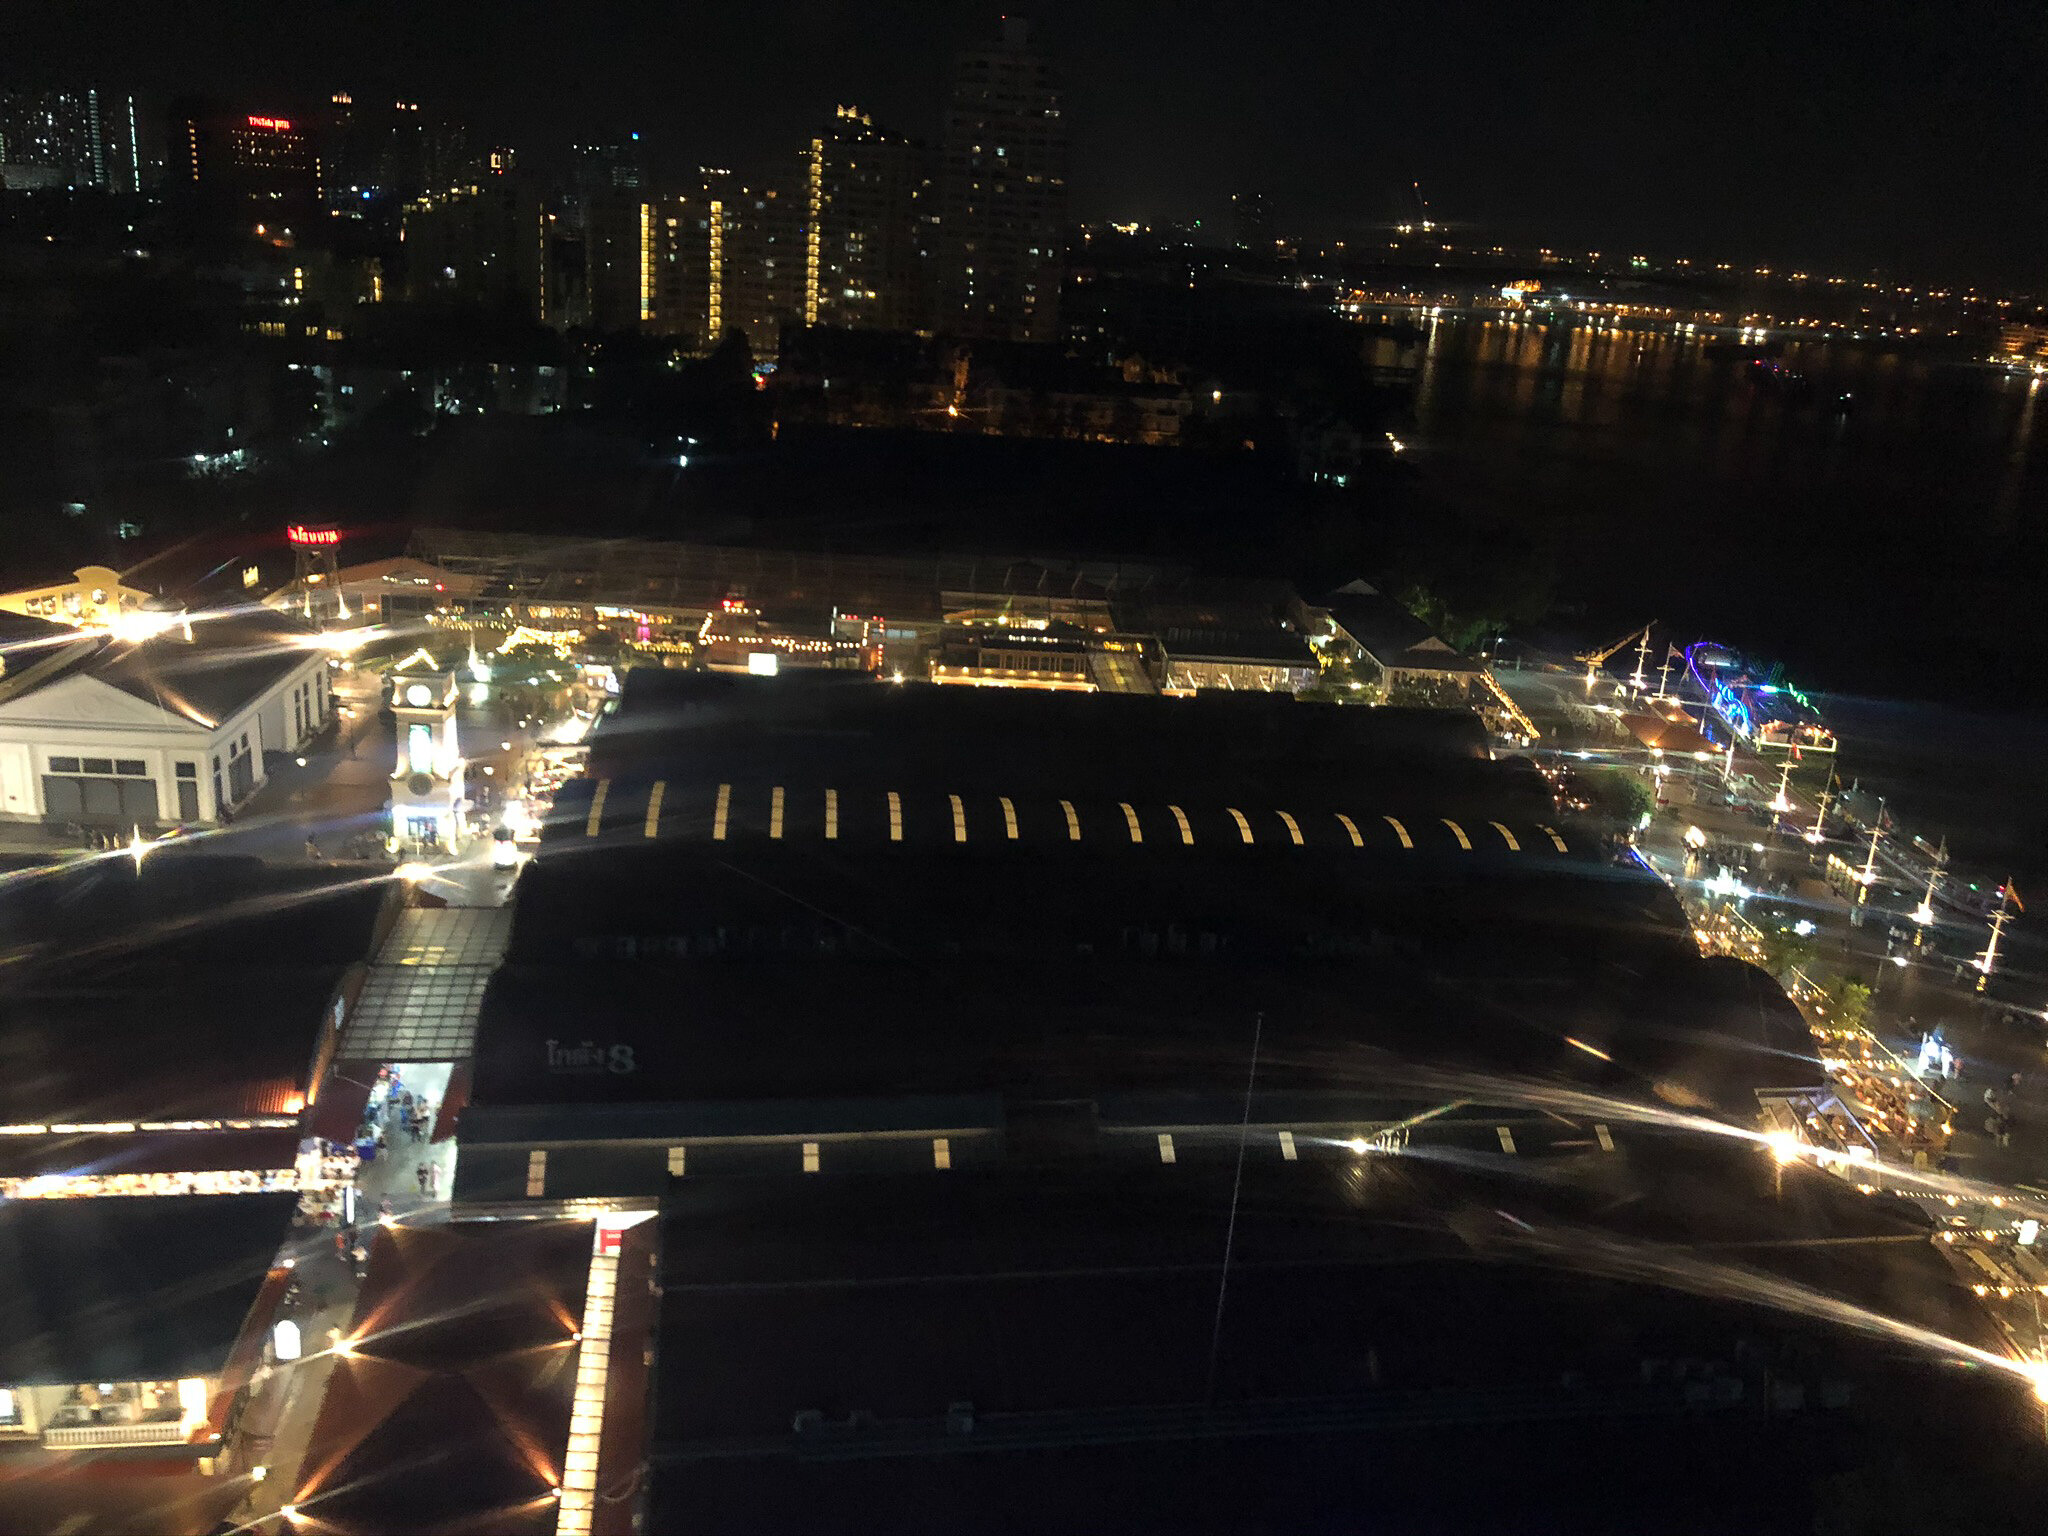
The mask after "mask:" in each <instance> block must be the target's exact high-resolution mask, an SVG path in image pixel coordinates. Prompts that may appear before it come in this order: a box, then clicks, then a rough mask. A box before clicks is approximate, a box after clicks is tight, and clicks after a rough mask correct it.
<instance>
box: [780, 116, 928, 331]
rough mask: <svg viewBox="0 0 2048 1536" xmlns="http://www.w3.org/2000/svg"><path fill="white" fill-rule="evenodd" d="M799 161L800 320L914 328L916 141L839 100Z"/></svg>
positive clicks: (919, 151)
mask: <svg viewBox="0 0 2048 1536" xmlns="http://www.w3.org/2000/svg"><path fill="white" fill-rule="evenodd" d="M804 168H805V183H806V187H805V190H806V199H805V202H806V210H805V217H806V228H805V232H804V234H805V240H806V249H805V272H804V307H803V318H804V323H805V324H806V325H832V326H842V327H846V328H848V329H852V330H885V331H901V330H910V329H912V328H914V327H915V326H916V325H917V324H918V321H919V318H920V316H921V314H922V311H923V308H924V305H923V299H924V291H923V289H924V284H923V263H922V261H921V260H920V250H919V239H918V235H919V225H918V219H919V215H920V213H921V212H923V211H926V210H925V205H926V204H927V203H928V202H929V198H930V176H929V171H928V168H927V163H926V156H925V153H924V150H923V148H922V147H921V146H920V145H917V144H914V143H912V142H911V141H910V140H909V139H906V138H904V137H903V136H902V135H901V134H894V133H889V132H886V131H884V130H883V129H880V128H877V127H876V126H875V125H874V121H873V119H872V118H870V117H869V116H868V114H867V113H865V112H863V111H861V110H860V109H859V108H858V107H840V108H839V109H838V110H837V112H836V113H835V114H834V116H833V121H832V124H831V126H830V128H829V129H828V130H827V131H826V132H824V133H821V134H819V135H818V136H817V137H815V138H813V139H812V140H811V144H810V148H809V150H808V151H807V152H806V153H805V156H804Z"/></svg>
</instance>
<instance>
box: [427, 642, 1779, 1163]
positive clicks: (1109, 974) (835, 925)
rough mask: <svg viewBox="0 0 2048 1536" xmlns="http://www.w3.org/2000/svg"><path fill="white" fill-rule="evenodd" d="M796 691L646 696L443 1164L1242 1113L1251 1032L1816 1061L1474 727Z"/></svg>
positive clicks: (1276, 1085) (1579, 1068) (1753, 1069)
mask: <svg viewBox="0 0 2048 1536" xmlns="http://www.w3.org/2000/svg"><path fill="white" fill-rule="evenodd" d="M786 681H789V680H787V679H778V680H774V681H773V682H770V683H767V684H766V685H764V686H757V687H748V686H747V684H746V683H745V682H742V681H739V680H734V681H733V683H731V684H727V680H724V679H690V680H684V681H683V683H682V684H681V685H680V686H678V685H670V684H669V683H668V680H667V678H661V679H658V680H655V679H647V678H646V677H645V675H644V674H640V673H634V674H630V675H629V679H628V683H627V687H626V699H625V702H624V705H623V706H622V707H621V709H620V711H619V712H618V714H617V715H616V716H614V717H613V718H612V719H610V720H608V721H607V722H606V723H605V725H604V726H603V728H602V729H601V730H600V731H599V733H598V736H597V738H596V740H595V742H594V743H593V747H592V758H593V762H594V764H596V767H595V769H594V772H595V773H596V775H597V777H596V778H595V779H594V780H589V781H582V782H579V783H574V784H571V785H569V786H567V787H566V788H565V790H564V791H563V793H562V795H561V796H560V797H559V798H558V800H557V803H556V818H555V821H554V823H553V824H552V825H551V826H550V828H549V830H548V835H547V837H546V839H545V840H544V842H543V845H542V851H541V854H540V856H539V858H538V859H536V860H535V861H534V863H533V864H532V865H531V866H530V867H529V868H528V869H527V870H526V872H525V873H524V875H523V876H522V881H521V886H520V895H519V901H518V906H517V915H516V917H515V920H514V926H513V935H512V940H511V944H510V946H509V949H508V953H507V965H506V968H505V969H503V970H502V971H501V972H500V973H499V974H498V976H497V978H496V979H495V981H494V983H493V985H492V986H491V988H490V989H489V991H488V992H487V993H486V995H485V999H484V1004H483V1009H482V1017H481V1021H480V1028H479V1036H478V1061H477V1068H476V1079H475V1095H474V1100H473V1103H472V1106H471V1108H470V1110H469V1111H468V1112H467V1117H466V1118H465V1121H464V1129H463V1134H464V1138H465V1144H466V1145H475V1144H476V1142H477V1139H478V1138H482V1139H484V1140H491V1141H503V1142H506V1143H508V1144H509V1143H510V1142H511V1141H513V1140H515V1139H517V1138H518V1137H521V1136H527V1135H532V1134H534V1129H535V1128H534V1123H533V1121H532V1119H531V1117H530V1116H527V1115H524V1114H523V1112H525V1111H535V1110H542V1109H544V1108H545V1107H547V1106H550V1105H583V1106H590V1107H592V1109H593V1110H595V1109H597V1108H598V1107H603V1108H604V1109H605V1110H606V1111H607V1112H614V1111H617V1110H618V1109H619V1108H620V1107H621V1106H626V1105H658V1104H670V1105H688V1106H692V1108H691V1109H690V1111H689V1112H688V1113H687V1114H683V1115H679V1116H678V1115H670V1116H668V1117H666V1118H661V1117H657V1118H656V1119H655V1120H653V1121H650V1122H648V1124H647V1125H646V1126H645V1127H644V1129H643V1131H642V1132H641V1133H640V1134H644V1135H645V1136H647V1137H649V1138H653V1137H657V1136H660V1135H664V1134H673V1133H675V1132H677V1131H678V1130H679V1129H682V1128H683V1127H685V1126H689V1125H694V1126H697V1127H699V1132H698V1133H699V1134H721V1133H722V1134H727V1135H739V1134H743V1132H744V1127H745V1125H746V1124H748V1123H751V1124H752V1125H754V1126H755V1127H756V1128H757V1129H758V1130H760V1131H761V1133H763V1134H767V1133H768V1131H769V1128H770V1127H772V1128H773V1131H774V1133H775V1134H785V1135H787V1134H795V1133H798V1132H801V1131H821V1130H825V1129H828V1128H830V1129H841V1130H852V1129H858V1128H860V1127H863V1126H865V1127H868V1128H875V1129H881V1128H893V1129H897V1130H914V1129H917V1128H920V1127H924V1128H930V1127H932V1125H933V1122H932V1121H931V1120H930V1119H922V1120H920V1119H918V1118H917V1117H918V1116H923V1115H930V1114H953V1113H956V1112H957V1111H956V1110H955V1109H953V1108H950V1107H947V1106H956V1105H960V1104H963V1103H966V1104H973V1105H986V1104H987V1103H988V1102H989V1101H990V1099H991V1097H993V1099H994V1101H995V1102H998V1103H1001V1102H1004V1101H1008V1102H1009V1103H1011V1104H1016V1103H1019V1102H1037V1101H1045V1100H1056V1099H1079V1100H1085V1101H1090V1102H1098V1101H1101V1100H1103V1099H1105V1098H1106V1097H1108V1096H1113V1095H1119V1094H1123V1095H1130V1094H1167V1093H1179V1094H1182V1095H1186V1096H1189V1097H1191V1098H1193V1099H1195V1100H1198V1101H1201V1102H1202V1103H1203V1104H1204V1105H1206V1106H1207V1108H1205V1109H1202V1110H1200V1111H1194V1110H1190V1111H1185V1113H1187V1114H1189V1115H1192V1116H1194V1117H1196V1118H1199V1117H1200V1115H1202V1114H1214V1113H1218V1112H1219V1111H1218V1110H1217V1108H1216V1106H1218V1105H1221V1106H1223V1107H1224V1109H1226V1110H1228V1112H1229V1113H1232V1114H1234V1113H1236V1108H1237V1101H1236V1095H1238V1094H1240V1093H1241V1091H1242V1090H1241V1087H1240V1084H1241V1081H1242V1074H1243V1062H1244V1050H1245V1039H1246V1036H1247V1032H1248V1029H1249V1023H1250V1020H1251V1019H1252V1018H1253V1017H1254V1016H1255V1015H1256V1014H1259V1013H1261V1012H1263V1013H1264V1014H1265V1015H1266V1017H1267V1019H1268V1021H1269V1027H1270V1029H1271V1031H1272V1043H1273V1046H1274V1054H1273V1056H1272V1058H1271V1060H1270V1061H1268V1063H1267V1064H1266V1066H1265V1067H1264V1068H1263V1069H1262V1070H1263V1072H1264V1074H1265V1076H1264V1079H1263V1086H1264V1087H1265V1088H1266V1089H1267V1090H1268V1091H1269V1092H1273V1093H1282V1092H1287V1091H1294V1090H1320V1091H1329V1092H1343V1093H1350V1094H1370V1093H1374V1092H1380V1091H1382V1090H1383V1089H1384V1086H1385V1081H1386V1079H1385V1071H1384V1068H1385V1065H1386V1064H1387V1063H1397V1064H1398V1063H1402V1062H1410V1061H1423V1062H1431V1063H1436V1064H1439V1065H1444V1066H1459V1067H1463V1068H1465V1069H1468V1070H1469V1069H1481V1068H1483V1069H1488V1070H1493V1071H1499V1072H1532V1073H1538V1074H1555V1075H1561V1076H1565V1077H1570V1078H1573V1079H1575V1080H1578V1081H1582V1082H1589V1081H1590V1082H1599V1081H1602V1080H1604V1079H1605V1078H1606V1077H1607V1076H1609V1075H1614V1076H1615V1080H1616V1081H1631V1082H1633V1081H1638V1080H1649V1081H1657V1080H1661V1079H1665V1078H1670V1079H1672V1080H1674V1081H1676V1082H1679V1083H1681V1084H1684V1085H1685V1089H1686V1092H1688V1093H1690V1094H1692V1095H1694V1097H1695V1101H1697V1102H1711V1103H1715V1104H1720V1105H1724V1106H1726V1105H1732V1106H1733V1107H1734V1108H1735V1109H1736V1111H1737V1112H1743V1111H1744V1110H1745V1109H1746V1111H1747V1113H1748V1114H1750V1115H1753V1114H1754V1108H1755V1106H1754V1098H1753V1096H1751V1090H1752V1089H1753V1088H1754V1087H1756V1086H1760V1085H1766V1084H1775V1083H1777V1082H1779V1081H1780V1080H1781V1078H1782V1077H1783V1075H1784V1073H1785V1072H1786V1071H1787V1070H1788V1068H1787V1065H1786V1062H1787V1057H1790V1058H1793V1059H1803V1060H1804V1061H1805V1062H1806V1063H1807V1065H1806V1066H1802V1067H1801V1068H1800V1072H1806V1071H1807V1070H1808V1067H1809V1066H1811V1063H1810V1057H1807V1056H1806V1055H1805V1051H1806V1047H1805V1036H1804V1033H1803V1026H1802V1025H1801V1024H1800V1022H1799V1020H1798V1016H1797V1014H1796V1012H1791V1011H1790V1010H1789V1005H1787V1008H1786V1009H1785V1010H1784V1011H1781V1012H1771V1011H1768V1010H1759V1008H1758V1007H1757V1005H1756V999H1755V998H1754V997H1753V996H1752V995H1751V993H1750V992H1749V991H1747V990H1745V989H1746V988H1747V987H1748V982H1747V980H1746V979H1745V978H1746V977H1747V976H1748V974H1749V973H1747V972H1746V971H1739V970H1738V971H1737V972H1734V973H1730V974H1728V975H1727V976H1725V977H1724V976H1723V974H1722V973H1721V972H1720V971H1717V970H1715V969H1714V968H1713V967H1712V966H1711V965H1710V964H1709V963H1707V962H1703V961H1701V960H1700V958H1699V957H1698V954H1697V951H1696V949H1695V947H1694V945H1693V941H1692V938H1691V935H1690V931H1689V929H1688V927H1687V925H1686V923H1685V920H1684V917H1683V914H1682V913H1681V912H1680V911H1679V909H1678V907H1677V905H1676V903H1675V902H1674V900H1673V898H1672V897H1671V894H1670V892H1669V891H1668V889H1667V888H1666V887H1665V886H1664V885H1663V884H1662V883H1661V882H1659V881H1657V880H1655V879H1654V878H1652V877H1650V876H1648V875H1647V874H1645V873H1644V872H1643V871H1641V870H1639V869H1636V868H1634V867H1632V866H1631V867H1615V866H1609V865H1605V864H1602V863H1600V862H1597V860H1596V859H1595V858H1593V857H1591V856H1589V854H1590V850H1589V849H1588V848H1587V847H1585V846H1578V847H1575V846H1574V843H1573V841H1572V838H1575V837H1576V833H1573V834H1572V836H1571V837H1567V835H1566V833H1567V831H1568V830H1569V829H1560V828H1559V827H1557V826H1554V825H1552V824H1551V823H1549V822H1548V821H1545V820H1543V819H1542V818H1543V817H1544V816H1545V815H1547V814H1548V806H1549V790H1548V787H1547V785H1546V784H1545V783H1544V782H1543V781H1542V779H1541V776H1540V775H1537V774H1535V773H1533V771H1530V770H1529V769H1528V766H1527V765H1526V764H1523V763H1495V762H1490V761H1487V760H1486V759H1485V758H1484V757H1483V756H1481V755H1478V753H1477V752H1476V751H1471V750H1468V744H1469V743H1470V738H1469V737H1468V736H1467V735H1466V734H1465V729H1464V728H1465V727H1466V726H1468V725H1469V724H1470V722H1469V720H1466V719H1464V718H1463V717H1459V716H1449V715H1436V714H1431V713H1428V712H1406V711H1367V710H1342V709H1338V708H1335V707H1315V706H1304V705H1298V704H1295V703H1293V702H1291V701H1287V700H1269V699H1256V698H1245V699H1233V700H1225V701H1219V703H1220V704H1225V705H1228V706H1231V707H1218V708H1207V707H1205V706H1204V702H1203V701H1201V700H1196V701H1174V700H1142V699H1141V700H1123V699H1115V700H1101V699H1095V698H1084V699H1076V700H1071V701H1061V700H1057V699H1049V698H1044V697H1038V698H1031V699H1025V700H1022V701H1021V707H1020V704H1019V702H1013V701H1012V700H1011V698H1010V697H1009V696H1001V697H997V698H989V697H987V696H986V695H976V694H972V693H966V692H965V691H963V692H962V693H959V694H951V695H950V696H949V691H948V690H942V689H896V688H890V687H887V686H881V685H871V684H857V685H852V686H842V687H831V686H821V687H810V688H803V689H800V690H799V689H792V690H786V691H785V690H783V689H782V688H781V684H782V683H783V682H786ZM650 682H653V683H655V686H649V683H650ZM707 684H708V685H709V686H706V685H707ZM955 698H960V699H962V701H963V704H964V705H965V707H960V708H955V707H954V699H955ZM1068 703H1072V704H1079V705H1082V706H1089V705H1095V704H1105V705H1107V707H1104V708H1099V709H1091V708H1087V707H1083V708H1066V707H1059V706H1062V705H1063V704H1068ZM1133 706H1136V707H1133ZM628 770H630V771H631V772H632V773H633V774H634V775H635V776H634V777H624V776H608V775H621V774H623V773H625V772H626V771H628ZM655 774H661V775H670V777H658V778H651V777H649V776H650V775H655ZM1048 786H1051V787H1052V793H1050V794H1049V793H1048ZM1124 786H1136V787H1135V788H1124ZM1119 790H1121V791H1122V793H1123V794H1128V795H1130V796H1132V798H1131V799H1123V798H1121V797H1120V795H1119ZM1005 791H1009V792H1005ZM1056 794H1068V795H1071V796H1072V798H1071V799H1066V798H1054V797H1053V796H1054V795H1056ZM1013 796H1014V797H1013ZM1339 796H1342V797H1344V798H1341V799H1340V798H1336V797H1339ZM1346 806H1348V807H1349V808H1348V809H1344V808H1343V807H1346ZM1688 1010H1691V1012H1690V1013H1689V1012H1688ZM1724 1014H1728V1015H1730V1016H1731V1018H1732V1024H1731V1018H1724V1017H1723V1015H1724ZM1758 1020H1762V1021H1763V1023H1758V1022H1757V1021H1758ZM1734 1026H1740V1027H1742V1028H1746V1029H1748V1030H1749V1031H1750V1032H1751V1033H1752V1034H1758V1033H1759V1032H1760V1033H1761V1034H1762V1035H1763V1036H1764V1037H1766V1039H1767V1045H1768V1050H1769V1051H1776V1052H1782V1053H1784V1054H1782V1055H1777V1056H1772V1055H1770V1054H1767V1053H1761V1052H1758V1051H1756V1050H1754V1049H1748V1050H1745V1049H1740V1048H1738V1047H1736V1046H1735V1045H1734V1044H1733V1043H1731V1042H1732V1041H1733V1039H1734V1036H1733V1035H1732V1034H1731V1032H1730V1031H1731V1028H1732V1027H1734ZM1755 1043H1764V1042H1763V1041H1755V1042H1752V1044H1755ZM1766 1068H1768V1071H1765V1069H1766ZM1800 1072H1794V1073H1793V1075H1794V1076H1795V1077H1798V1076H1799V1075H1800ZM1808 1075H1809V1076H1811V1077H1815V1078H1817V1076H1818V1068H1817V1066H1811V1071H1810V1073H1808ZM1801 1080H1806V1079H1805V1078H1801ZM714 1106H724V1107H723V1108H714ZM898 1109H901V1110H902V1112H903V1113H902V1114H901V1115H899V1114H897V1113H895V1111H896V1110H898ZM515 1111H518V1112H522V1113H513V1112H515ZM973 1113H975V1114H976V1116H977V1119H976V1120H975V1121H974V1122H972V1123H976V1124H980V1125H984V1126H985V1125H988V1124H989V1123H990V1121H989V1118H988V1116H987V1114H986V1112H985V1110H983V1109H977V1110H975V1111H973ZM905 1115H908V1116H910V1117H911V1118H910V1119H908V1120H906V1119H904V1116H905ZM603 1121H604V1116H603V1115H597V1116H595V1119H594V1120H586V1121H583V1122H581V1124H580V1125H579V1126H578V1127H577V1128H574V1129H572V1130H571V1131H569V1132H568V1133H567V1135H568V1137H569V1139H583V1138H587V1137H589V1136H592V1135H596V1136H597V1137H599V1138H600V1139H601V1138H603V1137H604V1136H605V1135H606V1134H607V1133H606V1131H605V1130H604V1124H603ZM959 1123H960V1122H958V1121H945V1122H940V1124H959ZM622 1134H623V1133H622ZM638 1177H639V1175H638V1174H637V1173H635V1174H633V1175H632V1178H634V1179H637V1178H638ZM464 1178H465V1180H466V1181H470V1179H471V1176H470V1175H469V1174H468V1173H465V1174H464Z"/></svg>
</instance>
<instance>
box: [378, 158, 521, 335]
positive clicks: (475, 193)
mask: <svg viewBox="0 0 2048 1536" xmlns="http://www.w3.org/2000/svg"><path fill="white" fill-rule="evenodd" d="M400 239H401V240H402V242H403V243H404V246H405V254H406V292H407V294H408V296H410V297H412V298H415V299H422V298H437V297H439V298H454V299H459V300H461V301H463V302H465V303H470V304H479V305H484V306H486V307H489V308H493V309H501V310H502V309H514V310H517V311H518V312H519V313H520V314H522V315H525V316H527V317H528V318H530V319H534V320H541V319H544V318H545V317H546V313H547V283H546V273H547V260H546V258H547V219H546V216H545V214H544V213H543V212H542V209H541V204H540V198H539V196H538V195H537V194H536V193H535V192H534V190H533V189H532V187H531V186H529V185H528V184H526V183H525V182H523V181H520V180H516V179H514V178H513V177H510V176H490V177H485V178H483V179H481V180H479V181H476V182H474V183H471V184H470V185H468V186H462V187H453V188H449V189H448V190H445V191H440V192H429V193H427V194H426V195H425V196H423V197H420V198H418V199H416V200H414V201H413V202H410V203H407V204H406V205H405V211H404V222H403V224H402V226H401V233H400Z"/></svg>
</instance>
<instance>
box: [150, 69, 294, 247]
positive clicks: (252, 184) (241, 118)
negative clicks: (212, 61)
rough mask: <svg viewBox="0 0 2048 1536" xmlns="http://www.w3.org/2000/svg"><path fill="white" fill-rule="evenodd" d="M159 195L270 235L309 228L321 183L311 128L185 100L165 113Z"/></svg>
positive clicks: (207, 215) (289, 119)
mask: <svg viewBox="0 0 2048 1536" xmlns="http://www.w3.org/2000/svg"><path fill="white" fill-rule="evenodd" d="M167 173H168V174H167V191H168V192H169V194H170V195H171V197H172V198H173V200H175V201H176V202H177V203H179V204H180V205H181V206H183V207H185V208H187V209H189V210H194V211H196V212H198V213H199V214H200V215H201V216H202V217H204V218H209V219H215V220H221V221H225V222H227V223H228V224H231V225H246V226H248V229H245V230H243V231H242V232H243V233H248V232H251V231H253V230H259V229H260V230H261V231H262V232H263V234H264V235H266V236H268V237H271V238H282V237H283V236H284V235H285V234H287V233H290V234H293V235H303V234H306V233H308V232H309V231H310V230H311V229H312V228H313V227H314V226H315V224H316V222H317V217H318V215H319V212H320V191H321V186H322V180H321V166H320V156H319V154H318V153H317V151H316V150H315V148H314V143H313V133H312V125H311V124H309V123H304V122H301V121H299V120H298V119H296V118H292V117H285V116H280V115H278V114H276V113H274V112H235V111H229V110H227V109H226V108H223V107H219V106H215V105H212V104H209V103H202V102H192V101H186V102H181V103H180V104H179V105H177V106H176V107H174V108H172V111H171V121H170V145H169V156H168V167H167Z"/></svg>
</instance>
